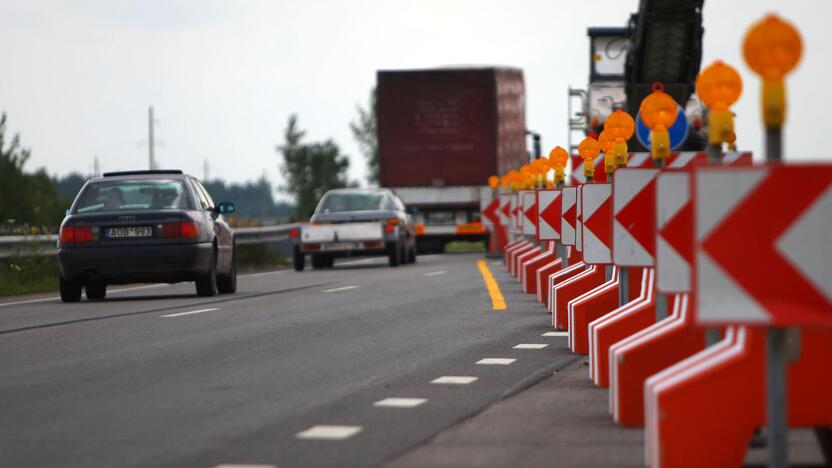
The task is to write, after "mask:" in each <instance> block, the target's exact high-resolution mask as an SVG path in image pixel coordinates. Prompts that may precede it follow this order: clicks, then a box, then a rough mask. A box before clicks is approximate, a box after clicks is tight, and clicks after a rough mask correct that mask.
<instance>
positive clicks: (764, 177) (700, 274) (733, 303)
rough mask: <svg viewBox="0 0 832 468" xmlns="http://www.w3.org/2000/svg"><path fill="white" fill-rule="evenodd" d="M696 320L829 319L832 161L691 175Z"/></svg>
mask: <svg viewBox="0 0 832 468" xmlns="http://www.w3.org/2000/svg"><path fill="white" fill-rule="evenodd" d="M691 191H692V195H693V215H694V226H693V229H694V234H695V243H694V268H693V279H694V281H693V285H692V286H693V290H694V291H696V293H695V294H696V300H695V301H693V303H694V307H695V311H696V321H697V323H699V324H705V325H713V324H725V323H732V324H757V325H767V326H812V325H824V326H830V325H832V248H830V245H832V223H830V220H832V164H817V165H809V164H801V165H788V166H787V165H767V166H759V167H752V168H717V167H713V168H711V167H708V168H704V167H703V168H699V169H697V170H696V171H695V172H694V173H693V176H692V181H691Z"/></svg>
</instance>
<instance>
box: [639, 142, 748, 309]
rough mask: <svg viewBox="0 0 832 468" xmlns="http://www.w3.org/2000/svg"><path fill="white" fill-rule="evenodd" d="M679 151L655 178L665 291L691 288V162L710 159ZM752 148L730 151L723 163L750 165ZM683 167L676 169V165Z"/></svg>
mask: <svg viewBox="0 0 832 468" xmlns="http://www.w3.org/2000/svg"><path fill="white" fill-rule="evenodd" d="M685 154H686V153H679V157H678V158H676V159H675V160H674V161H673V162H672V163H671V164H669V165H668V169H666V170H663V171H662V172H661V173H660V174H659V175H658V177H657V179H656V288H657V289H658V290H659V291H660V292H662V293H685V292H690V290H691V289H690V284H691V281H692V279H691V271H692V268H693V228H692V226H693V208H692V207H691V205H690V187H689V184H690V176H689V174H690V170H689V169H690V166H692V165H701V164H706V163H707V155H706V154H705V153H704V152H702V153H694V154H695V156H694V157H693V158H687V157H686V156H683V155H685ZM751 163H752V155H751V153H750V152H743V153H736V152H728V153H724V154H723V156H722V164H723V165H729V166H750V165H751ZM677 167H678V168H682V169H677V170H673V168H677Z"/></svg>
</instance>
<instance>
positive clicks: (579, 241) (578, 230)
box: [575, 185, 584, 253]
mask: <svg viewBox="0 0 832 468" xmlns="http://www.w3.org/2000/svg"><path fill="white" fill-rule="evenodd" d="M583 187H584V186H583V185H579V186H578V190H577V195H576V196H575V250H577V251H578V252H581V253H583V251H584V243H583V231H584V230H583V227H581V211H582V206H583V205H582V203H581V190H582V189H583Z"/></svg>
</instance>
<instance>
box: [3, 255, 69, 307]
mask: <svg viewBox="0 0 832 468" xmlns="http://www.w3.org/2000/svg"><path fill="white" fill-rule="evenodd" d="M57 289H58V264H57V263H56V262H55V257H52V256H48V255H33V256H26V257H23V256H21V257H10V258H4V259H0V297H3V296H17V295H20V294H32V293H39V292H46V291H55V290H57Z"/></svg>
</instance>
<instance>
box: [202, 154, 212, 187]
mask: <svg viewBox="0 0 832 468" xmlns="http://www.w3.org/2000/svg"><path fill="white" fill-rule="evenodd" d="M210 175H211V163H210V162H209V161H208V160H207V159H206V160H204V161H202V181H203V182H208V176H210Z"/></svg>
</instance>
